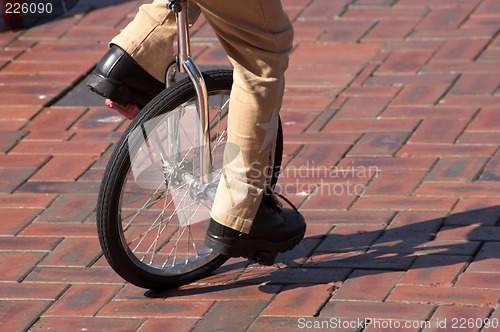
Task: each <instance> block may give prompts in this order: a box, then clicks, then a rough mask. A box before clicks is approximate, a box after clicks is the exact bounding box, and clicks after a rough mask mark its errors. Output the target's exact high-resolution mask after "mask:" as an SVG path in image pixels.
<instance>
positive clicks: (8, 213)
mask: <svg viewBox="0 0 500 332" xmlns="http://www.w3.org/2000/svg"><path fill="white" fill-rule="evenodd" d="M0 211H1V213H2V217H3V220H4V221H3V222H2V223H0V234H2V235H16V234H17V233H19V232H20V231H21V230H23V229H24V228H25V227H26V226H27V225H29V224H30V223H31V222H32V221H33V220H34V219H35V218H36V217H37V216H38V215H39V214H40V210H38V209H12V208H5V209H1V210H0Z"/></svg>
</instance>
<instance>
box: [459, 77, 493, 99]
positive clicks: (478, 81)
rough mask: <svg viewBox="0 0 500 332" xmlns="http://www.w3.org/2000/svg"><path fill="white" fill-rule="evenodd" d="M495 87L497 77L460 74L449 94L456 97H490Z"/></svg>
mask: <svg viewBox="0 0 500 332" xmlns="http://www.w3.org/2000/svg"><path fill="white" fill-rule="evenodd" d="M497 87H498V77H497V75H494V74H491V75H488V74H473V73H470V74H462V75H461V76H460V78H459V80H458V81H457V82H456V83H455V84H454V85H453V88H452V89H451V90H450V92H449V93H450V94H457V95H476V94H480V95H491V94H493V93H494V92H495V91H496V89H497Z"/></svg>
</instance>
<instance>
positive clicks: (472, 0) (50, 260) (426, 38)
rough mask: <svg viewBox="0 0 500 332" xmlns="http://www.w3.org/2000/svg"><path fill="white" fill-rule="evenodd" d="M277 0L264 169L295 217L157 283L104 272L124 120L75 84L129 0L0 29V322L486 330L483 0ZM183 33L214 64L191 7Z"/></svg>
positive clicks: (492, 105)
mask: <svg viewBox="0 0 500 332" xmlns="http://www.w3.org/2000/svg"><path fill="white" fill-rule="evenodd" d="M89 4H90V3H89ZM283 4H284V7H285V9H286V11H287V13H288V14H289V16H290V18H291V20H292V22H293V24H294V28H295V46H294V49H293V52H292V54H291V59H290V68H289V70H288V72H287V88H286V92H285V99H284V104H283V109H282V113H281V115H282V120H283V125H284V131H285V145H284V154H285V155H284V159H283V163H284V165H285V169H284V172H283V176H282V179H281V180H280V185H279V189H280V190H281V191H283V192H285V193H286V194H287V196H288V197H289V198H290V199H291V200H292V201H293V202H294V203H295V204H297V206H298V207H299V208H300V210H301V211H302V213H303V214H304V215H305V217H306V219H307V221H308V231H307V234H306V237H305V239H304V241H303V242H302V243H301V244H300V245H299V246H298V247H297V248H295V249H294V250H293V251H291V252H288V253H286V254H283V255H281V256H279V258H278V264H277V265H275V266H270V267H262V266H259V265H256V264H250V263H248V262H246V261H245V260H241V259H231V260H229V261H228V262H227V263H226V264H225V265H224V266H223V267H221V268H220V269H219V270H217V271H216V272H215V273H214V274H213V275H211V276H209V277H207V278H205V279H203V280H199V281H197V282H195V283H193V284H190V285H187V286H184V287H181V288H179V289H171V290H167V291H162V292H153V291H146V290H143V289H140V288H137V287H135V286H133V285H131V284H128V283H125V282H124V281H123V280H122V279H121V278H119V277H118V276H117V275H116V274H115V273H114V272H113V271H112V270H111V268H110V267H109V266H108V264H107V263H106V261H105V260H104V258H103V257H102V252H101V249H100V247H99V244H98V240H97V235H96V226H95V204H96V195H97V192H98V189H99V184H100V179H101V176H102V174H103V170H104V167H105V165H106V161H107V160H108V158H109V156H110V153H111V151H112V148H113V144H114V143H116V142H117V140H118V139H119V137H120V134H121V133H122V132H123V130H124V129H125V128H126V126H127V125H128V123H129V122H128V120H125V119H124V118H123V117H121V116H120V115H118V114H115V113H113V111H112V110H109V109H107V108H106V106H105V105H104V104H101V103H100V100H99V99H95V98H97V97H95V96H92V95H85V96H84V97H83V99H79V100H78V98H76V99H74V96H75V95H76V96H78V95H79V94H78V92H76V93H75V91H81V90H75V89H78V87H79V86H80V85H79V84H81V82H82V79H84V78H85V76H86V75H87V74H88V73H89V72H90V71H91V70H92V68H93V66H94V65H95V64H96V62H97V61H98V60H99V59H100V57H101V56H102V54H103V53H104V52H105V50H106V48H107V42H108V41H109V40H110V38H111V37H113V36H114V35H115V34H116V33H118V32H119V31H120V29H122V28H123V27H124V26H125V25H126V24H127V22H129V21H130V20H131V18H132V17H133V15H134V13H135V12H136V11H137V8H138V6H139V3H138V2H136V1H115V2H114V4H113V5H112V6H104V7H99V6H100V5H99V4H98V2H92V5H93V6H94V7H92V6H90V5H89V6H90V7H86V8H83V9H82V8H79V11H78V13H76V14H75V15H70V16H68V17H64V18H61V19H58V20H54V21H52V22H50V23H46V24H43V25H40V26H38V27H34V28H32V29H29V30H26V31H17V32H1V33H0V46H1V48H0V94H1V98H0V135H1V138H2V139H1V140H0V176H1V178H2V181H0V213H1V216H2V218H1V219H2V222H0V329H1V330H2V331H45V330H50V331H83V330H85V331H102V330H106V331H141V332H143V331H159V330H160V331H246V330H249V331H267V330H273V331H274V330H284V331H303V330H313V329H314V328H320V327H322V328H325V329H329V330H342V331H359V330H363V331H377V330H388V329H391V330H401V329H402V328H403V327H405V329H404V331H434V330H439V329H441V330H443V328H445V329H448V330H450V329H452V328H453V327H457V328H458V327H463V328H462V329H461V330H462V331H465V330H466V331H479V330H482V331H494V330H498V326H499V320H500V310H499V309H497V307H498V302H499V300H500V292H499V290H500V254H499V253H500V226H499V225H498V223H499V221H500V204H499V200H500V185H499V181H500V151H499V149H498V147H499V144H498V143H499V142H500V107H499V105H500V88H499V86H500V80H499V77H500V34H499V31H500V6H499V4H498V1H497V0H283ZM95 5H97V7H95ZM192 37H193V38H192V43H193V51H194V54H195V56H196V59H197V61H198V62H199V63H201V64H203V65H207V66H227V65H228V61H227V59H226V58H225V54H224V52H223V50H222V49H221V47H220V45H219V44H218V43H217V40H216V38H215V36H214V34H213V32H212V30H211V29H210V27H209V26H208V24H207V23H206V22H205V21H204V20H203V19H200V21H199V22H197V24H196V25H195V26H194V27H193V29H192ZM68 92H70V93H71V92H72V93H73V94H72V95H69V94H68ZM82 93H83V92H82ZM68 96H70V97H71V98H70V97H68ZM82 100H83V102H82ZM85 101H87V102H88V104H85ZM325 151H327V153H325ZM367 319H371V320H369V321H367ZM462 319H465V320H462ZM357 322H363V323H362V324H361V325H359V324H357ZM376 323H377V324H379V325H376ZM322 324H323V325H322ZM389 324H392V325H389ZM453 324H455V325H453ZM495 324H496V325H495Z"/></svg>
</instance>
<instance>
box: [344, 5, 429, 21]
mask: <svg viewBox="0 0 500 332" xmlns="http://www.w3.org/2000/svg"><path fill="white" fill-rule="evenodd" d="M425 13H426V8H409V9H408V8H392V7H388V8H359V7H351V8H350V9H349V10H348V11H347V12H346V13H345V14H344V15H343V17H344V18H356V19H360V18H364V19H366V18H370V19H374V18H377V19H379V20H387V19H389V20H392V19H395V18H398V19H419V18H421V17H423V16H424V15H425Z"/></svg>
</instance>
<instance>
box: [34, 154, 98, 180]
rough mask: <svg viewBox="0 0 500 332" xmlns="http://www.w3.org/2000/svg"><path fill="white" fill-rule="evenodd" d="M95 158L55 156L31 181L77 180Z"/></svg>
mask: <svg viewBox="0 0 500 332" xmlns="http://www.w3.org/2000/svg"><path fill="white" fill-rule="evenodd" d="M95 160H96V158H95V157H92V156H55V157H53V158H52V159H50V160H49V162H48V163H47V164H45V165H44V166H43V167H41V168H40V170H39V171H38V172H37V173H36V174H35V175H34V176H32V177H31V179H30V181H75V180H76V179H77V178H78V177H79V176H80V175H82V173H83V172H85V171H86V170H87V169H88V168H89V167H90V166H91V165H92V163H93V162H94V161H95Z"/></svg>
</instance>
